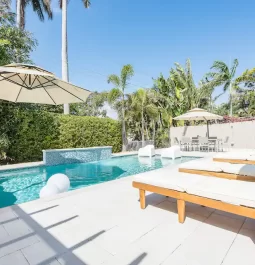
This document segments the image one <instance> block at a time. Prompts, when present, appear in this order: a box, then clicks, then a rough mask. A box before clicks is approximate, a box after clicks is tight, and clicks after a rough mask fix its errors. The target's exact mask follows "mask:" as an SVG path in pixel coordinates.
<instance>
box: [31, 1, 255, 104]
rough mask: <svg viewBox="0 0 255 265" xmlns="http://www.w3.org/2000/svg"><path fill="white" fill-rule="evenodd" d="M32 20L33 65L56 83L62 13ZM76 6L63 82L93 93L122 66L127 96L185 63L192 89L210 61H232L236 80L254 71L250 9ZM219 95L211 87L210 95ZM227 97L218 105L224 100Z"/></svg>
mask: <svg viewBox="0 0 255 265" xmlns="http://www.w3.org/2000/svg"><path fill="white" fill-rule="evenodd" d="M52 1H53V7H54V11H55V14H54V19H53V21H48V20H47V19H46V22H45V23H42V22H40V21H39V20H38V18H37V17H36V15H35V14H34V13H33V12H32V10H31V9H28V11H27V20H26V28H27V30H29V31H31V32H33V33H34V35H35V37H36V38H37V40H38V42H39V46H38V48H37V50H36V51H35V52H34V53H33V55H32V59H33V61H34V62H35V64H37V65H39V66H41V67H44V68H46V69H48V70H50V71H52V72H54V73H55V74H56V75H57V76H59V77H61V12H60V10H59V8H58V6H57V2H58V1H57V0H52ZM91 4H92V5H91V8H90V9H88V10H87V9H84V8H83V4H82V0H80V1H79V0H70V2H69V5H68V38H69V43H68V45H69V70H70V81H71V82H72V83H74V84H76V85H80V86H82V87H84V88H87V89H90V90H92V91H95V90H97V91H103V90H108V89H110V88H111V86H110V85H108V84H107V82H106V80H107V75H109V74H111V73H117V74H118V73H119V71H120V68H121V67H122V66H123V65H124V64H127V63H130V64H132V65H133V66H134V70H135V73H136V74H135V76H134V78H133V79H132V81H131V83H132V85H131V86H130V87H129V88H128V91H129V92H132V91H134V90H136V89H137V88H139V87H150V86H151V85H152V77H154V78H156V77H157V76H158V75H159V73H161V72H162V73H163V74H164V75H167V74H168V72H169V69H170V68H171V67H172V66H173V64H174V62H179V63H181V64H184V63H185V59H186V58H190V59H191V62H192V67H193V73H194V79H195V81H196V82H198V81H199V80H200V79H201V78H202V77H203V75H204V74H205V73H206V72H207V71H208V70H209V68H210V66H211V65H212V63H213V61H214V60H223V61H225V62H227V63H230V61H231V60H233V59H234V58H237V59H238V60H239V67H238V70H237V74H240V73H242V72H243V71H244V70H245V69H247V68H252V67H254V66H255V52H254V47H255V38H254V26H255V16H254V9H255V2H254V1H251V0H249V1H247V0H243V1H237V0H236V1H233V0H232V1H230V0H214V1H204V0H182V1H178V0H161V1H152V0H147V1H145V0H91ZM220 91H221V89H220V88H218V89H217V90H216V92H215V94H219V93H220ZM226 98H227V95H225V96H223V97H221V98H220V100H219V103H220V102H223V101H225V100H226Z"/></svg>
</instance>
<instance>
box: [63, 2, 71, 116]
mask: <svg viewBox="0 0 255 265" xmlns="http://www.w3.org/2000/svg"><path fill="white" fill-rule="evenodd" d="M62 79H63V80H64V81H66V82H68V81H69V72H68V49H67V0H62ZM69 113H70V110H69V104H64V114H69Z"/></svg>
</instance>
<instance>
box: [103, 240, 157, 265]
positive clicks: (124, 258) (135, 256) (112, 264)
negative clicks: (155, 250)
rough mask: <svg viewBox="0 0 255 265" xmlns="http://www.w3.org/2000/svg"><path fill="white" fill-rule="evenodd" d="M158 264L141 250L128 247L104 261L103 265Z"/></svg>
mask: <svg viewBox="0 0 255 265" xmlns="http://www.w3.org/2000/svg"><path fill="white" fill-rule="evenodd" d="M158 264H160V263H158V262H157V260H155V259H154V257H153V256H151V255H150V253H146V252H144V251H143V250H141V249H139V248H137V247H134V246H132V245H131V246H130V247H128V248H126V249H124V250H122V251H121V252H120V253H118V254H117V255H116V256H113V257H111V258H110V259H108V260H106V261H105V262H104V263H103V265H158Z"/></svg>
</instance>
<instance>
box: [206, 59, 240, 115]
mask: <svg viewBox="0 0 255 265" xmlns="http://www.w3.org/2000/svg"><path fill="white" fill-rule="evenodd" d="M237 66H238V60H237V59H235V60H234V61H233V63H232V66H231V67H230V68H229V67H228V66H227V64H226V63H224V62H222V61H215V62H214V63H213V65H212V67H211V69H212V70H213V71H212V72H209V73H207V74H206V80H207V81H208V82H207V83H208V84H209V85H210V86H211V87H217V86H223V93H225V92H226V91H229V103H230V110H229V115H230V116H232V115H233V102H232V101H233V91H232V90H233V88H234V87H233V86H234V84H235V79H234V78H235V73H236V68H237ZM223 93H222V94H223ZM222 94H220V95H222ZM220 95H219V96H220Z"/></svg>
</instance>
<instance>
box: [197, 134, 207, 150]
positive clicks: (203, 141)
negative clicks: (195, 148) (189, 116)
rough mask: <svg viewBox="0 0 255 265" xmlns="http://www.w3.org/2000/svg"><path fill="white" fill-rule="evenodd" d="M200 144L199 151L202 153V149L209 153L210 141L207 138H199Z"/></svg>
mask: <svg viewBox="0 0 255 265" xmlns="http://www.w3.org/2000/svg"><path fill="white" fill-rule="evenodd" d="M198 144H199V151H201V149H202V150H203V151H204V150H205V149H206V150H207V152H209V141H208V138H207V137H199V138H198Z"/></svg>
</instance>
